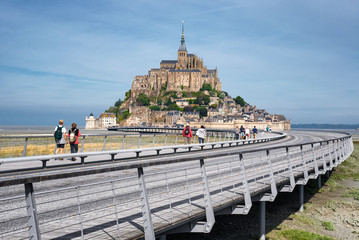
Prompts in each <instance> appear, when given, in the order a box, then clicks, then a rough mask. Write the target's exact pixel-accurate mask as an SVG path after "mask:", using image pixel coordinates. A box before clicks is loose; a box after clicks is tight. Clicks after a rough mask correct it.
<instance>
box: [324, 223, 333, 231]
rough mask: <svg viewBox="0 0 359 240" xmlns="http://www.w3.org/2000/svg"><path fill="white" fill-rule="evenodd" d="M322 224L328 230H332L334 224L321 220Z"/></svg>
mask: <svg viewBox="0 0 359 240" xmlns="http://www.w3.org/2000/svg"><path fill="white" fill-rule="evenodd" d="M322 226H323V227H324V228H325V229H326V230H328V231H334V230H335V229H334V225H333V223H331V222H322Z"/></svg>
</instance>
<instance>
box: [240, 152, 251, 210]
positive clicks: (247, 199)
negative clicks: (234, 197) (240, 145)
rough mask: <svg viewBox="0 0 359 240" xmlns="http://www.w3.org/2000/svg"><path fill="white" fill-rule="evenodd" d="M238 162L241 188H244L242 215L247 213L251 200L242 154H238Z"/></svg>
mask: <svg viewBox="0 0 359 240" xmlns="http://www.w3.org/2000/svg"><path fill="white" fill-rule="evenodd" d="M239 162H240V164H241V169H242V171H241V174H242V175H243V186H244V209H243V214H247V213H248V212H249V210H250V208H251V207H252V199H251V194H250V191H249V187H248V181H247V174H246V170H245V166H244V161H243V154H242V153H240V154H239Z"/></svg>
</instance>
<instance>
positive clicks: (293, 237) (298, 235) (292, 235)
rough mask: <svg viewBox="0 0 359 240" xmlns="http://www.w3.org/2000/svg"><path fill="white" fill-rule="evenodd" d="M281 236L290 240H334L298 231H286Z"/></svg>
mask: <svg viewBox="0 0 359 240" xmlns="http://www.w3.org/2000/svg"><path fill="white" fill-rule="evenodd" d="M281 235H282V236H283V237H285V238H286V239H288V240H334V239H333V238H330V237H325V236H321V235H319V234H315V233H311V232H306V231H302V230H297V229H289V230H284V231H282V232H281Z"/></svg>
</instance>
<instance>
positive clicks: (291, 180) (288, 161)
mask: <svg viewBox="0 0 359 240" xmlns="http://www.w3.org/2000/svg"><path fill="white" fill-rule="evenodd" d="M285 150H286V153H287V164H288V169H289V183H290V189H289V191H290V192H292V191H293V189H294V187H295V179H294V174H293V167H292V163H291V161H290V154H289V147H286V148H285Z"/></svg>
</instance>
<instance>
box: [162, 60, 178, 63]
mask: <svg viewBox="0 0 359 240" xmlns="http://www.w3.org/2000/svg"><path fill="white" fill-rule="evenodd" d="M162 63H177V60H162V61H161V64H162Z"/></svg>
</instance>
